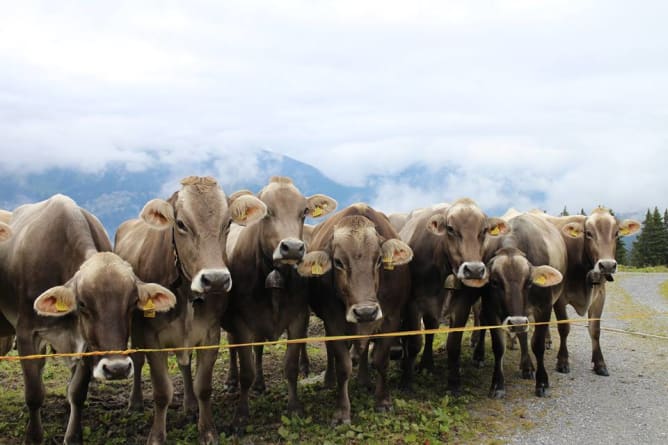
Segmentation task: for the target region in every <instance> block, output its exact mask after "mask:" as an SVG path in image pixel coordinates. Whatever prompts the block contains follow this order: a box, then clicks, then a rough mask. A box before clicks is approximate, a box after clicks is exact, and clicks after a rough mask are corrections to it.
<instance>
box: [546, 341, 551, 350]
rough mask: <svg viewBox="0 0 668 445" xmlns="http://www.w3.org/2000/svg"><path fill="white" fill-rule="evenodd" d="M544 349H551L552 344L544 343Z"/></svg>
mask: <svg viewBox="0 0 668 445" xmlns="http://www.w3.org/2000/svg"><path fill="white" fill-rule="evenodd" d="M545 349H552V342H551V341H546V342H545Z"/></svg>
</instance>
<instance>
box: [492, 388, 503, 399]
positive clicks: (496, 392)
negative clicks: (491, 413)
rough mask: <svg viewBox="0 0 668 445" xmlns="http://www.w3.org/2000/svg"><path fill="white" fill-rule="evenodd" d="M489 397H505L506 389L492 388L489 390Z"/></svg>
mask: <svg viewBox="0 0 668 445" xmlns="http://www.w3.org/2000/svg"><path fill="white" fill-rule="evenodd" d="M489 397H490V399H503V398H504V397H506V390H505V389H491V390H490V391H489Z"/></svg>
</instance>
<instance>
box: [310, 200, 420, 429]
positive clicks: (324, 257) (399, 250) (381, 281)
mask: <svg viewBox="0 0 668 445" xmlns="http://www.w3.org/2000/svg"><path fill="white" fill-rule="evenodd" d="M311 249H312V251H311V252H310V253H308V254H307V257H305V258H304V260H303V261H302V263H300V265H299V267H298V271H299V273H300V274H302V275H303V276H307V277H313V278H312V279H311V280H309V293H310V298H309V300H310V304H311V307H312V309H313V311H314V312H315V313H316V315H317V316H318V317H320V318H321V319H322V320H323V321H324V323H325V330H326V332H327V335H329V336H331V335H343V334H361V335H364V334H373V333H377V332H392V331H396V330H398V329H399V328H400V326H401V322H402V314H403V310H404V307H405V306H406V303H407V301H408V298H409V291H410V273H409V270H408V268H407V267H406V266H405V264H406V263H408V262H409V261H410V260H411V258H412V257H413V254H412V251H411V249H410V247H408V246H407V245H406V244H405V243H404V242H402V241H401V240H399V239H398V238H397V233H396V232H395V231H394V229H393V228H392V226H391V225H390V222H389V220H388V219H387V217H386V216H385V215H383V214H382V213H380V212H377V211H375V210H374V209H372V208H371V207H369V206H368V205H366V204H355V205H352V206H350V207H348V208H346V209H344V210H342V211H340V212H338V213H336V214H334V215H332V216H331V217H330V218H329V219H328V220H327V221H325V222H323V223H322V224H319V225H318V226H316V229H315V231H314V233H313V242H312V244H311ZM330 269H331V270H330ZM393 344H394V339H392V338H387V337H386V338H381V339H377V341H376V345H375V348H374V353H373V362H374V365H375V369H376V371H377V372H378V379H377V381H376V408H377V409H378V410H387V409H389V408H391V406H392V403H391V400H390V394H389V389H388V386H387V368H388V364H389V363H388V362H389V352H390V347H391V346H392V345H393ZM328 345H329V346H328V352H331V353H333V354H334V356H335V363H336V378H337V387H338V397H337V399H338V401H337V409H336V411H335V413H334V417H333V421H334V423H349V422H350V399H349V397H348V380H349V378H350V374H351V372H352V362H351V358H350V353H349V350H348V345H347V343H346V342H343V341H334V342H328ZM362 349H363V350H365V349H366V347H362ZM416 353H417V349H416V348H414V349H413V351H409V354H416ZM365 355H366V354H363V356H365ZM361 371H362V368H360V372H361ZM360 378H363V377H362V376H360Z"/></svg>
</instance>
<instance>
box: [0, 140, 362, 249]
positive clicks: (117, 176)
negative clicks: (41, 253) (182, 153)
mask: <svg viewBox="0 0 668 445" xmlns="http://www.w3.org/2000/svg"><path fill="white" fill-rule="evenodd" d="M249 156H253V154H249ZM255 156H256V159H255V160H254V172H253V173H254V174H250V175H240V174H234V175H230V176H231V178H230V177H226V176H225V175H224V174H220V173H219V172H217V171H216V170H217V169H216V167H215V165H216V163H217V162H219V161H220V159H204V160H202V161H201V162H199V163H195V164H190V165H180V166H179V165H171V164H167V163H164V162H156V163H155V164H154V165H152V166H151V168H149V169H146V170H141V171H137V170H135V169H128V168H127V166H126V165H124V164H109V165H108V166H107V167H106V168H105V169H104V170H102V171H100V172H94V173H86V172H82V171H79V170H76V169H71V168H52V169H49V170H46V171H44V172H40V173H28V174H17V173H11V174H7V173H5V174H3V187H2V190H0V208H2V209H7V210H13V209H14V208H16V207H17V206H19V205H21V204H25V203H31V202H38V201H42V200H44V199H47V198H49V197H50V196H52V195H54V194H56V193H62V194H64V195H67V196H69V197H71V198H72V199H74V200H75V201H76V202H77V203H78V204H79V205H80V206H81V207H83V208H85V209H87V210H89V211H90V212H92V213H93V214H94V215H95V216H97V217H98V218H99V219H100V220H101V221H102V224H104V227H105V228H106V230H107V232H108V233H109V235H110V237H111V238H112V240H113V236H114V233H115V232H116V228H117V227H118V226H119V225H120V224H121V223H122V222H123V221H125V220H127V219H130V218H136V217H137V215H138V214H139V212H140V211H141V209H142V207H143V206H144V204H145V203H146V202H147V201H149V200H150V199H153V198H164V199H166V198H168V197H169V195H170V194H171V193H172V192H173V191H176V190H177V189H178V181H179V179H181V178H183V177H185V176H188V175H193V174H197V175H212V176H214V177H216V179H218V181H219V183H220V184H221V186H222V187H223V190H225V192H226V193H227V194H228V195H229V194H231V193H232V192H234V191H236V190H240V189H248V190H251V191H253V192H258V191H259V190H260V189H261V188H262V187H264V185H266V183H267V181H268V179H269V177H270V176H273V175H280V176H289V177H291V178H292V179H293V181H294V183H295V185H296V186H297V187H298V188H299V189H300V191H301V192H302V193H303V194H304V195H306V196H309V195H312V194H315V193H323V194H327V195H329V196H332V197H334V198H335V199H336V200H337V201H338V202H339V208H343V207H344V206H347V205H349V204H351V203H353V202H357V201H369V199H370V193H369V191H368V190H366V189H364V188H361V187H348V186H345V185H342V184H339V183H337V182H335V181H333V180H331V179H329V178H327V177H326V176H325V175H323V174H322V173H321V172H320V171H319V170H317V169H316V168H314V167H313V166H310V165H308V164H305V163H303V162H299V161H297V160H296V159H292V158H290V157H287V156H282V155H277V154H274V153H271V152H267V151H260V152H257V153H256V154H255ZM240 168H242V167H240ZM229 169H230V166H227V167H226V169H223V171H230V170H229ZM235 173H236V172H235ZM239 178H241V179H239Z"/></svg>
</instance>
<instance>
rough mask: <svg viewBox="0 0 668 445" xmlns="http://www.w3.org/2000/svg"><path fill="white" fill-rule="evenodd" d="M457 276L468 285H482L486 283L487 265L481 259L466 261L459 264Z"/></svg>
mask: <svg viewBox="0 0 668 445" xmlns="http://www.w3.org/2000/svg"><path fill="white" fill-rule="evenodd" d="M457 278H459V279H460V280H461V281H462V283H464V284H465V285H466V286H470V287H482V286H484V285H485V284H486V283H487V267H485V263H483V262H481V261H466V262H464V263H462V265H461V266H459V270H458V271H457Z"/></svg>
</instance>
